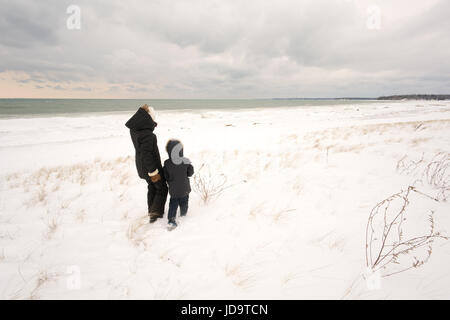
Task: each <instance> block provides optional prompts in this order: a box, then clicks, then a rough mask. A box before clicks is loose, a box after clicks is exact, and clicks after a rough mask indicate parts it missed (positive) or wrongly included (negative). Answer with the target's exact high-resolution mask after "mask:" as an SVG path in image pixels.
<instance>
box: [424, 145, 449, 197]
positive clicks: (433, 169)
mask: <svg viewBox="0 0 450 320" xmlns="http://www.w3.org/2000/svg"><path fill="white" fill-rule="evenodd" d="M422 177H423V179H425V181H426V182H427V183H428V184H429V185H430V186H431V187H433V188H434V189H437V190H438V194H437V196H436V197H437V198H438V199H439V200H443V201H446V200H447V196H448V193H449V192H450V153H438V154H437V155H435V156H434V157H433V159H432V160H431V162H430V163H428V165H427V166H426V167H425V170H424V171H423V174H422Z"/></svg>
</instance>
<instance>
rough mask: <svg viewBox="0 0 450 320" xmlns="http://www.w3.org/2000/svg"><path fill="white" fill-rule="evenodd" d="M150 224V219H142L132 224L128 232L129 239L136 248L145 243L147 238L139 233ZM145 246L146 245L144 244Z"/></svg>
mask: <svg viewBox="0 0 450 320" xmlns="http://www.w3.org/2000/svg"><path fill="white" fill-rule="evenodd" d="M147 224H148V217H147V216H145V217H140V218H137V219H135V220H134V221H133V222H131V223H130V225H129V227H128V231H127V238H128V240H130V241H131V243H132V244H133V245H135V246H139V245H140V244H141V243H143V240H144V239H145V236H144V237H143V236H142V235H140V234H139V231H140V230H141V229H142V228H143V227H144V226H146V225H147ZM144 245H145V243H144Z"/></svg>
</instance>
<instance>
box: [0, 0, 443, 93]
mask: <svg viewBox="0 0 450 320" xmlns="http://www.w3.org/2000/svg"><path fill="white" fill-rule="evenodd" d="M70 5H77V6H78V7H79V8H80V10H81V14H80V18H81V19H80V29H70V28H68V27H67V20H68V19H70V20H69V25H70V26H71V27H73V26H75V27H76V16H74V15H72V14H68V13H67V8H68V7H69V6H70ZM449 18H450V1H449V0H426V1H425V0H371V1H366V0H273V1H262V0H255V1H253V0H239V1H236V0H220V1H214V0H194V1H188V0H183V1H171V0H161V1H149V0H146V1H144V0H143V1H138V0H126V1H125V0H123V1H114V0H104V1H103V0H101V1H94V0H86V1H76V0H72V1H62V0H54V1H48V0H41V1H30V0H0V97H46V98H47V97H48V98H52V97H68V98H272V97H343V96H363V97H372V96H379V95H389V94H403V93H450V92H449V88H450V59H449V57H450V19H449Z"/></svg>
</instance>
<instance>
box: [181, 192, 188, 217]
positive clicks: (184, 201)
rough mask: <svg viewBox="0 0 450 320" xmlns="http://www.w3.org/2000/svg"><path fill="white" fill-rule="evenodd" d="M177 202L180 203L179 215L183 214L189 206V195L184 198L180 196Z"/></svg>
mask: <svg viewBox="0 0 450 320" xmlns="http://www.w3.org/2000/svg"><path fill="white" fill-rule="evenodd" d="M179 203H180V215H181V216H185V215H186V213H187V211H188V206H189V195H187V196H186V197H184V198H180V201H179Z"/></svg>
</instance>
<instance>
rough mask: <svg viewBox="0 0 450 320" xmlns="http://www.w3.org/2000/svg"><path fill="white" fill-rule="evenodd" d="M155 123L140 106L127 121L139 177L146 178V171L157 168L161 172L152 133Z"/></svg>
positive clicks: (149, 171)
mask: <svg viewBox="0 0 450 320" xmlns="http://www.w3.org/2000/svg"><path fill="white" fill-rule="evenodd" d="M156 125H157V123H156V122H154V121H153V119H152V117H150V115H149V114H148V113H147V111H145V110H144V109H142V108H139V109H138V111H137V112H136V113H135V114H134V115H133V116H132V117H131V118H130V120H128V121H127V123H126V124H125V126H127V127H128V128H129V129H130V135H131V140H132V141H133V145H134V148H135V149H136V168H137V172H138V174H139V177H140V178H142V179H146V180H148V173H151V172H153V171H155V170H156V169H158V170H159V173H161V174H162V165H161V157H160V155H159V150H158V142H157V139H156V135H155V134H154V133H153V130H154V129H155V127H156Z"/></svg>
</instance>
